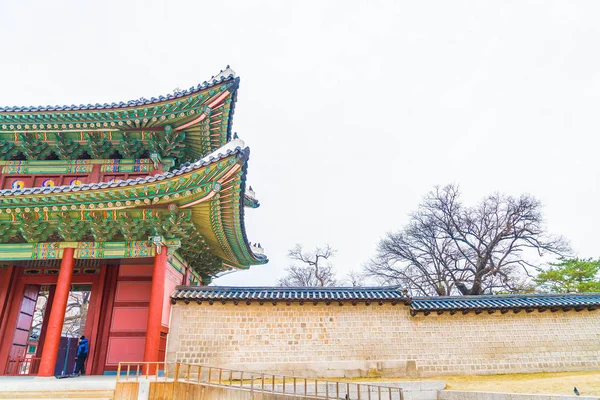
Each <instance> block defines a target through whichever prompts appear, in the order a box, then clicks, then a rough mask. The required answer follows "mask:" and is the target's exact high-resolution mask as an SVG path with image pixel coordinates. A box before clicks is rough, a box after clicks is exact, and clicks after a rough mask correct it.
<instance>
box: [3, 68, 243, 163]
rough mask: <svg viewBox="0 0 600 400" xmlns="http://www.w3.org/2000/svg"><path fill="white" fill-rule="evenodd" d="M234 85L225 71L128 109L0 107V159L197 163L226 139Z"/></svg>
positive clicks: (114, 105)
mask: <svg viewBox="0 0 600 400" xmlns="http://www.w3.org/2000/svg"><path fill="white" fill-rule="evenodd" d="M238 86H239V78H238V77H237V76H236V74H235V72H234V71H233V70H232V69H230V68H229V67H227V68H226V69H225V70H223V71H221V72H220V73H219V74H217V75H216V76H214V77H213V78H211V79H210V80H209V81H208V82H204V83H202V84H200V85H198V86H196V87H191V88H189V89H188V90H181V91H180V90H176V91H175V92H174V93H173V94H168V95H166V96H159V97H152V98H150V99H146V98H140V99H138V100H130V101H128V102H119V103H111V104H108V103H105V104H88V105H83V104H82V105H79V106H77V105H70V106H45V107H44V106H36V107H18V106H16V107H15V106H13V107H0V159H3V160H17V159H28V160H45V159H52V158H60V159H65V160H73V159H85V158H103V159H106V158H144V157H148V156H149V155H151V154H156V155H158V156H159V157H173V158H176V159H177V160H178V161H179V162H182V161H190V160H197V159H199V158H202V157H204V156H205V155H207V154H209V153H211V152H213V151H215V150H216V149H218V148H220V147H221V146H223V145H224V144H225V143H227V142H228V141H229V140H230V139H231V118H232V115H233V110H234V105H235V100H236V93H237V89H238Z"/></svg>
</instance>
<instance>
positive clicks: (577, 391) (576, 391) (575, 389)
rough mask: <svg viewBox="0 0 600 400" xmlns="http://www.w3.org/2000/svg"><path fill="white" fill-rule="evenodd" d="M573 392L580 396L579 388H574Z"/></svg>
mask: <svg viewBox="0 0 600 400" xmlns="http://www.w3.org/2000/svg"><path fill="white" fill-rule="evenodd" d="M573 392H575V394H576V395H577V396H579V390H577V387H574V388H573Z"/></svg>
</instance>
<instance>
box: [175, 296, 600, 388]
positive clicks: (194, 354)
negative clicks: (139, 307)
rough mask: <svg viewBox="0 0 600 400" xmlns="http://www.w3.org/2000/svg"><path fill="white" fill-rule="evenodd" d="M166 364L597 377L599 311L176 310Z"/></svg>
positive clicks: (329, 372) (317, 372)
mask: <svg viewBox="0 0 600 400" xmlns="http://www.w3.org/2000/svg"><path fill="white" fill-rule="evenodd" d="M167 360H168V361H182V362H188V363H201V364H208V365H213V366H222V367H229V368H237V369H243V370H253V371H270V372H278V373H294V374H302V375H305V376H328V377H334V376H337V377H339V376H358V375H362V376H365V375H369V374H381V375H394V376H435V375H448V374H494V373H516V372H534V371H567V370H583V369H598V368H599V366H600V313H599V312H598V311H591V312H590V311H581V312H575V311H568V312H563V311H558V312H550V311H545V312H542V313H540V312H538V311H534V312H532V313H526V312H525V311H522V312H520V313H518V314H515V313H513V312H509V313H506V314H501V313H500V312H496V313H494V314H488V313H483V314H479V315H476V314H474V313H469V314H466V315H463V314H461V313H457V314H455V315H449V314H448V313H444V314H442V315H437V314H430V315H428V316H424V315H422V314H419V315H417V316H415V317H411V316H410V314H409V308H408V307H405V306H403V305H396V306H392V305H391V304H389V303H386V304H384V305H382V306H379V305H373V304H372V305H370V306H366V305H365V304H364V303H359V304H358V305H356V306H352V305H349V304H344V305H343V306H339V305H337V304H335V303H333V304H332V305H329V306H327V305H325V304H323V303H319V304H318V305H316V306H313V305H312V304H304V305H302V306H301V305H299V304H298V303H292V304H291V305H289V306H287V305H286V304H285V303H278V304H277V305H276V306H273V305H272V304H270V303H265V305H262V306H261V305H259V304H258V303H256V302H253V303H251V304H250V305H246V304H245V303H240V305H237V306H236V305H233V304H232V303H226V304H221V303H215V304H214V305H208V304H206V303H203V304H201V305H198V304H195V303H193V302H192V303H190V304H188V305H186V304H184V303H183V302H178V303H177V304H176V305H174V306H173V309H172V316H171V331H170V334H169V338H168V347H167Z"/></svg>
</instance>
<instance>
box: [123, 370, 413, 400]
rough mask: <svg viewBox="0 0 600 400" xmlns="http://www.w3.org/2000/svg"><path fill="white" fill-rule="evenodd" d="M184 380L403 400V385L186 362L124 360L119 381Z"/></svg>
mask: <svg viewBox="0 0 600 400" xmlns="http://www.w3.org/2000/svg"><path fill="white" fill-rule="evenodd" d="M140 379H149V380H150V381H157V382H158V381H167V382H185V383H192V384H202V385H208V386H214V387H224V388H231V389H236V390H244V391H250V392H260V393H274V394H278V395H289V396H294V397H303V398H310V399H326V400H328V399H345V400H403V399H404V394H403V392H402V389H401V388H398V387H390V386H380V385H369V384H363V383H354V382H341V381H332V380H326V379H307V378H300V377H296V376H287V375H278V374H265V373H261V372H249V371H239V370H233V369H226V368H219V367H209V366H206V365H197V364H185V363H165V362H162V363H144V362H139V363H138V362H121V363H119V366H118V370H117V381H118V382H131V381H139V380H140Z"/></svg>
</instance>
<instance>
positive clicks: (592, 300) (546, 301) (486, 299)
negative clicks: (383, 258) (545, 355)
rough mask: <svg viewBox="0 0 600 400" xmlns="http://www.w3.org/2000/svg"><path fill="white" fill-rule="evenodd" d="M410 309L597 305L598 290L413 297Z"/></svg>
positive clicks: (531, 307)
mask: <svg viewBox="0 0 600 400" xmlns="http://www.w3.org/2000/svg"><path fill="white" fill-rule="evenodd" d="M410 306H411V309H412V310H414V311H417V312H419V311H422V312H430V311H436V312H443V311H469V310H502V309H546V308H560V309H564V308H588V307H592V308H594V307H598V306H600V293H571V294H539V295H535V294H531V295H529V294H524V295H494V296H456V297H454V296H453V297H428V298H413V299H411V303H410Z"/></svg>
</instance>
